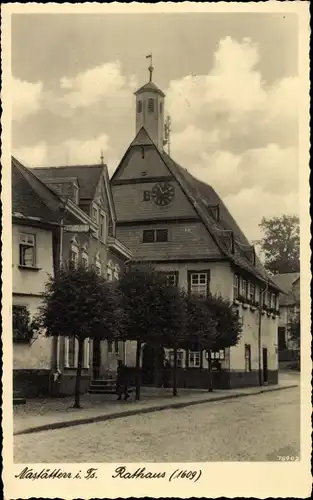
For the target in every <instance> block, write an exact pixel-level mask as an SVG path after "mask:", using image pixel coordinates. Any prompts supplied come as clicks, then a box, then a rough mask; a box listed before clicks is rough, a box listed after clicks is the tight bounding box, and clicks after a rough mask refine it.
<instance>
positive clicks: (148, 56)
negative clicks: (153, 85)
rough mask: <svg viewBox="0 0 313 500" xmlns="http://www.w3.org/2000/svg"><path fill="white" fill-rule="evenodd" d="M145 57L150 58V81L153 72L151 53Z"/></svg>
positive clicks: (150, 80)
mask: <svg viewBox="0 0 313 500" xmlns="http://www.w3.org/2000/svg"><path fill="white" fill-rule="evenodd" d="M146 59H150V66H149V68H148V70H149V73H150V78H149V82H152V73H153V70H154V67H153V66H152V53H150V54H148V55H147V56H146Z"/></svg>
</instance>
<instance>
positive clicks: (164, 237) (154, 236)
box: [142, 229, 168, 243]
mask: <svg viewBox="0 0 313 500" xmlns="http://www.w3.org/2000/svg"><path fill="white" fill-rule="evenodd" d="M165 241H168V230H167V229H156V230H155V229H144V231H143V235H142V242H143V243H154V242H158V243H162V242H165Z"/></svg>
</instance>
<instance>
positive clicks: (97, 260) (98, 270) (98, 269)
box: [96, 253, 101, 276]
mask: <svg viewBox="0 0 313 500" xmlns="http://www.w3.org/2000/svg"><path fill="white" fill-rule="evenodd" d="M96 273H97V274H98V275H99V276H101V260H100V255H99V253H98V254H97V255H96Z"/></svg>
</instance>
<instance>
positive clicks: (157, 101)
mask: <svg viewBox="0 0 313 500" xmlns="http://www.w3.org/2000/svg"><path fill="white" fill-rule="evenodd" d="M146 58H147V59H149V60H150V65H149V68H148V70H149V82H148V83H146V84H145V85H143V87H140V89H138V90H137V91H136V92H135V96H136V134H137V133H138V132H139V130H140V129H141V127H144V128H145V130H146V131H147V132H148V134H149V136H150V138H151V140H152V141H153V142H154V144H155V145H156V146H157V147H158V149H159V150H160V151H163V144H164V142H163V140H164V97H165V94H164V93H163V92H162V90H160V89H159V88H158V87H157V86H156V85H155V83H153V81H152V76H153V71H154V68H153V66H152V54H149V55H148V56H146Z"/></svg>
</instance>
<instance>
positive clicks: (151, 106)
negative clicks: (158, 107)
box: [148, 99, 154, 113]
mask: <svg viewBox="0 0 313 500" xmlns="http://www.w3.org/2000/svg"><path fill="white" fill-rule="evenodd" d="M153 111H154V99H148V112H149V113H153Z"/></svg>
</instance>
